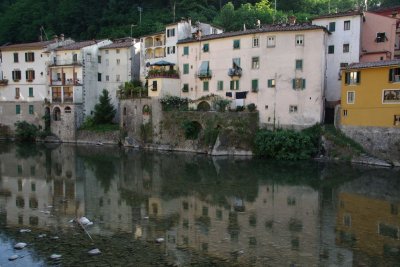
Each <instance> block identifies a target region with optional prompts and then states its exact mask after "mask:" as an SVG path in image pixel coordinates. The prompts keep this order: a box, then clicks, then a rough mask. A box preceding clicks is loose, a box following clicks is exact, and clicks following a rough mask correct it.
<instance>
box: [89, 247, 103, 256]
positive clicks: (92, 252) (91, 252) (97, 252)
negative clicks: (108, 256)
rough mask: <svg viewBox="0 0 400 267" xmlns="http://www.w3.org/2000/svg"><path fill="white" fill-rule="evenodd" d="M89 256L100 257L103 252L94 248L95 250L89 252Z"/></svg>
mask: <svg viewBox="0 0 400 267" xmlns="http://www.w3.org/2000/svg"><path fill="white" fill-rule="evenodd" d="M88 254H89V255H92V256H94V255H99V254H101V251H100V249H98V248H94V249H92V250H89V251H88Z"/></svg>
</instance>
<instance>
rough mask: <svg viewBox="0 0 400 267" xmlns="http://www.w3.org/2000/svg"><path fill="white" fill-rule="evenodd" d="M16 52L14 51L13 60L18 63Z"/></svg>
mask: <svg viewBox="0 0 400 267" xmlns="http://www.w3.org/2000/svg"><path fill="white" fill-rule="evenodd" d="M18 61H19V60H18V53H14V62H15V63H18Z"/></svg>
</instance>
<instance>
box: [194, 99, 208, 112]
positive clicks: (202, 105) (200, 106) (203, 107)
mask: <svg viewBox="0 0 400 267" xmlns="http://www.w3.org/2000/svg"><path fill="white" fill-rule="evenodd" d="M197 110H198V111H210V110H211V106H210V104H209V103H208V102H207V101H201V102H200V103H199V104H198V105H197Z"/></svg>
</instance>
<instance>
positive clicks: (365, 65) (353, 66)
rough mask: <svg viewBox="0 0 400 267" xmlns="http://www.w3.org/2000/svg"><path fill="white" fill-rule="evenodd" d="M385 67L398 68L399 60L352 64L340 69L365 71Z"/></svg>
mask: <svg viewBox="0 0 400 267" xmlns="http://www.w3.org/2000/svg"><path fill="white" fill-rule="evenodd" d="M387 66H399V67H400V59H393V60H381V61H373V62H360V63H352V64H349V65H348V66H347V67H344V68H342V69H343V70H353V69H366V68H377V67H387Z"/></svg>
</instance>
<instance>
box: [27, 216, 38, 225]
mask: <svg viewBox="0 0 400 267" xmlns="http://www.w3.org/2000/svg"><path fill="white" fill-rule="evenodd" d="M29 225H31V226H37V225H39V218H38V217H37V216H31V217H29Z"/></svg>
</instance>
